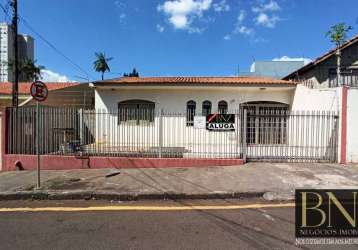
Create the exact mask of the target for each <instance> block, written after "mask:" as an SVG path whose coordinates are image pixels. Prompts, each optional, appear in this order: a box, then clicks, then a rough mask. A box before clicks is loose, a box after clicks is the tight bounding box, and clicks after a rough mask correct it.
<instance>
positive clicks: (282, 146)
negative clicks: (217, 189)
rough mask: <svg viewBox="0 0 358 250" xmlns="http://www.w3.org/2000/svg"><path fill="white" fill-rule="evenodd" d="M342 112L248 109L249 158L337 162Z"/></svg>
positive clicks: (245, 124) (250, 159)
mask: <svg viewBox="0 0 358 250" xmlns="http://www.w3.org/2000/svg"><path fill="white" fill-rule="evenodd" d="M338 118H339V116H338V114H337V113H335V112H327V111H326V112H325V111H287V110H284V109H282V108H264V107H263V108H260V109H259V110H253V109H247V110H245V114H244V119H245V122H244V127H245V129H244V130H246V133H245V134H246V136H245V137H246V139H245V140H246V143H245V144H246V145H245V147H246V157H247V160H248V161H284V162H332V163H334V162H337V150H338V124H339V119H338Z"/></svg>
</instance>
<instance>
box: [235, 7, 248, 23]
mask: <svg viewBox="0 0 358 250" xmlns="http://www.w3.org/2000/svg"><path fill="white" fill-rule="evenodd" d="M245 17H246V12H245V11H244V10H241V11H240V13H239V16H238V17H237V20H238V21H239V22H240V23H242V22H243V21H244V19H245Z"/></svg>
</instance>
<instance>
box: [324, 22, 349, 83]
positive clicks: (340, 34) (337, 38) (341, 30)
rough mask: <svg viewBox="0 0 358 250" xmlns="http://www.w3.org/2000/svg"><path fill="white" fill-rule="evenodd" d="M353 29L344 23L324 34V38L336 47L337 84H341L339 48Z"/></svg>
mask: <svg viewBox="0 0 358 250" xmlns="http://www.w3.org/2000/svg"><path fill="white" fill-rule="evenodd" d="M351 29H353V28H352V26H350V25H347V24H345V23H338V24H336V25H333V26H331V28H330V29H329V31H327V33H326V37H329V38H330V39H331V42H332V43H334V44H335V45H336V46H337V52H336V56H337V83H338V84H340V83H341V46H342V44H343V43H344V42H345V41H346V39H347V33H348V32H349V31H350V30H351Z"/></svg>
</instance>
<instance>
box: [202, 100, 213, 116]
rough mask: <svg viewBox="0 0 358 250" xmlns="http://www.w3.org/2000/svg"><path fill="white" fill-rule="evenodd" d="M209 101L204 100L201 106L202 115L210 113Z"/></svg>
mask: <svg viewBox="0 0 358 250" xmlns="http://www.w3.org/2000/svg"><path fill="white" fill-rule="evenodd" d="M211 107H212V105H211V102H210V101H204V102H203V106H202V115H203V116H207V115H210V114H211Z"/></svg>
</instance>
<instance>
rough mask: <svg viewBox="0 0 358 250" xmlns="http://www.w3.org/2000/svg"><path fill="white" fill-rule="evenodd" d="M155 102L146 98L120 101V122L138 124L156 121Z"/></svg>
mask: <svg viewBox="0 0 358 250" xmlns="http://www.w3.org/2000/svg"><path fill="white" fill-rule="evenodd" d="M154 113H155V103H154V102H150V101H145V100H128V101H123V102H120V103H118V122H119V123H121V122H128V123H134V124H136V125H140V124H146V123H150V122H154Z"/></svg>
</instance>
